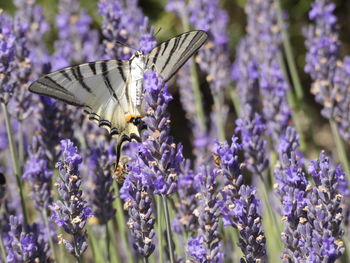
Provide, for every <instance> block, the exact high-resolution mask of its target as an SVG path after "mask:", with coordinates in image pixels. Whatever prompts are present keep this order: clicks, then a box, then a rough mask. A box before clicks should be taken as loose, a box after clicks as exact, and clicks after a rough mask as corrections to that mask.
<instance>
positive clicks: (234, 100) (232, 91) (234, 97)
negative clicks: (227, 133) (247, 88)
mask: <svg viewBox="0 0 350 263" xmlns="http://www.w3.org/2000/svg"><path fill="white" fill-rule="evenodd" d="M230 97H231V101H232V104H233V108H234V109H235V112H236V114H237V116H240V114H241V110H240V103H239V99H238V97H237V93H236V90H235V89H234V88H233V87H231V88H230Z"/></svg>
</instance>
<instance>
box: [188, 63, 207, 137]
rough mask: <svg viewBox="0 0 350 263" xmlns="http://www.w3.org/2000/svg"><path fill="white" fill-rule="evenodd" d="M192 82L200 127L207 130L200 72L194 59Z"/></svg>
mask: <svg viewBox="0 0 350 263" xmlns="http://www.w3.org/2000/svg"><path fill="white" fill-rule="evenodd" d="M191 82H192V90H193V95H194V101H195V106H196V113H197V120H198V122H199V125H200V128H201V130H202V131H205V114H204V109H203V104H202V101H203V100H202V93H201V90H200V85H199V81H198V73H197V69H196V63H195V61H194V60H193V59H192V61H191Z"/></svg>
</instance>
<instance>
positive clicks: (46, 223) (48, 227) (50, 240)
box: [42, 209, 58, 262]
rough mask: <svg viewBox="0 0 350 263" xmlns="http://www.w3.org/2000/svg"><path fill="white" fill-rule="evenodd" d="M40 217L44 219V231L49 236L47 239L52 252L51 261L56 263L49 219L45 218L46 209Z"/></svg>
mask: <svg viewBox="0 0 350 263" xmlns="http://www.w3.org/2000/svg"><path fill="white" fill-rule="evenodd" d="M42 216H43V218H44V223H45V226H46V229H47V234H48V236H49V237H48V238H49V245H50V248H51V250H52V258H53V261H54V262H56V261H57V259H58V257H57V255H56V250H55V246H54V244H53V241H52V235H51V229H50V223H49V219H48V217H47V210H46V209H44V211H43V212H42Z"/></svg>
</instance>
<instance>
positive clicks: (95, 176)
mask: <svg viewBox="0 0 350 263" xmlns="http://www.w3.org/2000/svg"><path fill="white" fill-rule="evenodd" d="M113 142H114V141H112V143H111V144H110V145H106V144H105V143H104V142H103V141H100V142H99V145H98V146H97V147H96V148H93V149H92V154H91V156H90V159H89V163H88V167H89V171H90V173H91V178H92V181H93V182H92V184H93V185H94V189H93V192H92V197H91V203H92V204H93V210H94V216H95V217H96V218H97V219H98V221H99V223H100V224H106V223H107V222H108V221H109V220H110V219H111V218H113V217H114V215H115V212H116V210H115V209H114V208H113V201H114V199H115V196H114V189H113V188H112V184H113V178H112V173H113V168H114V165H113V162H115V160H116V155H115V154H114V153H113V148H114V143H113Z"/></svg>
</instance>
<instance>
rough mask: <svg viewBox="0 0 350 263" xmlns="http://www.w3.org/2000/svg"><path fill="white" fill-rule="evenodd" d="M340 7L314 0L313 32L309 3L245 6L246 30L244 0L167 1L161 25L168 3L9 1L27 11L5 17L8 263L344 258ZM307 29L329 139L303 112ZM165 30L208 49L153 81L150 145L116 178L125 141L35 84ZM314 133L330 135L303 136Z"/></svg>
mask: <svg viewBox="0 0 350 263" xmlns="http://www.w3.org/2000/svg"><path fill="white" fill-rule="evenodd" d="M10 2H11V1H10ZM10 2H9V3H10ZM39 3H43V5H45V6H43V8H42V7H41V6H40V4H39ZM50 3H51V2H50ZM344 3H345V2H344V1H342V0H339V1H337V4H340V5H341V7H342V8H338V9H337V8H336V5H335V4H336V3H335V2H333V1H330V0H315V1H312V4H311V8H310V12H309V19H310V20H311V22H310V23H309V22H306V21H302V20H301V19H302V17H304V14H303V13H302V11H300V10H305V11H306V9H308V8H309V7H308V4H309V3H308V2H307V1H306V2H304V1H299V2H298V3H294V2H293V3H292V1H283V2H282V1H281V3H279V1H273V0H267V1H261V0H248V1H246V5H245V14H246V17H247V22H246V23H245V22H242V21H243V19H242V18H243V16H240V15H239V13H240V12H241V11H242V13H244V12H243V10H241V9H240V8H241V6H242V3H241V1H217V0H215V1H209V0H188V1H185V0H169V1H167V5H166V7H165V9H166V10H167V11H168V12H170V13H165V12H158V10H159V11H161V9H162V8H163V7H162V5H160V4H159V3H158V2H157V1H137V0H132V1H122V0H100V1H98V3H94V2H93V1H80V2H79V1H72V0H60V1H58V3H57V8H56V6H55V5H52V6H51V5H50V8H47V7H48V6H47V2H46V1H44V2H43V1H36V0H13V4H14V6H15V7H16V10H11V11H9V10H8V9H7V7H6V11H0V102H1V105H2V110H1V112H0V122H1V124H2V125H1V128H0V223H1V228H0V258H1V259H0V261H1V262H2V261H3V262H53V261H55V262H73V260H74V259H73V258H71V257H67V254H68V253H70V254H72V255H73V256H74V257H75V261H78V262H79V261H80V262H103V261H107V262H124V261H125V262H134V261H143V262H158V261H159V262H171V263H174V262H185V261H191V262H231V261H240V262H275V261H278V260H280V261H283V262H340V263H342V262H348V261H349V257H348V255H349V253H348V251H346V249H348V247H347V246H348V244H349V241H348V233H349V232H348V231H346V229H347V228H346V227H348V222H349V211H350V210H349V207H348V204H347V203H348V200H347V199H348V197H349V193H350V189H349V183H348V181H347V180H346V178H347V177H348V175H347V174H346V173H345V172H344V171H343V168H342V167H344V170H345V171H346V170H348V168H347V166H348V163H349V160H348V159H346V153H347V150H348V147H349V146H348V145H347V144H342V143H341V141H340V140H338V139H337V137H336V135H337V133H334V127H336V128H337V129H338V132H339V133H340V135H341V136H342V137H343V138H344V139H345V140H348V139H349V137H350V136H349V134H350V133H349V127H350V125H349V115H350V113H349V112H350V110H349V101H350V99H349V98H350V96H349V83H350V78H349V73H350V67H349V65H350V64H349V63H350V60H349V57H347V56H345V57H342V54H343V50H344V51H346V50H347V46H348V43H347V42H348V40H347V39H346V38H345V37H343V38H342V39H343V41H344V42H345V44H344V45H343V44H342V43H341V40H340V39H341V37H340V36H346V31H345V30H346V26H343V25H342V24H341V23H343V21H344V17H342V16H341V14H342V12H345V10H346V8H343V7H344V6H345V7H346V5H345V4H344ZM6 4H7V2H6V3H5V2H4V3H2V2H1V3H0V6H6ZM280 4H281V6H280ZM342 4H344V5H342ZM291 6H292V7H293V8H289V7H291ZM281 7H286V8H285V11H288V12H284V11H282V12H281V9H280V8H281ZM56 10H57V12H56ZM298 10H299V11H298ZM343 10H344V11H343ZM8 11H9V12H8ZM56 13H57V14H56ZM172 13H173V14H172ZM288 13H289V17H290V18H291V22H290V23H289V24H287V23H286V24H287V25H284V24H283V23H284V21H287V19H288ZM146 14H147V15H148V14H149V15H150V16H149V17H148V16H147V15H146ZM174 14H175V15H174ZM295 14H296V15H295ZM338 14H339V16H338ZM53 17H55V18H54V19H52V18H53ZM338 18H339V20H338ZM179 21H181V24H180V23H178V22H179ZM307 23H309V24H311V25H309V26H307V28H306V30H305V31H304V33H305V37H306V42H305V43H306V66H305V69H304V70H305V72H306V73H308V75H309V76H310V77H311V81H312V84H311V86H312V87H311V93H312V94H311V95H315V100H316V102H318V103H320V104H321V105H322V107H323V109H322V111H321V114H322V116H323V117H326V118H327V119H329V120H330V124H331V127H332V133H333V135H330V134H329V132H328V123H325V121H324V120H322V119H321V118H319V117H320V116H318V111H319V110H318V109H317V108H316V110H313V109H314V108H315V107H314V105H313V104H312V103H309V105H308V108H307V109H308V110H307V111H306V110H305V109H306V107H304V106H305V105H306V103H307V102H310V101H309V100H308V99H305V100H303V99H302V98H304V97H302V96H300V90H298V87H297V86H298V85H299V84H300V83H299V84H298V83H297V82H298V81H295V77H296V76H295V75H296V74H297V73H298V71H297V68H293V65H294V67H296V66H299V65H301V64H303V61H302V59H303V58H304V53H303V52H304V50H303V49H304V48H300V47H299V46H300V45H297V44H298V43H299V42H300V40H301V39H302V35H301V31H302V30H301V28H302V26H304V25H305V24H307ZM153 26H154V27H155V28H158V27H159V26H162V27H163V30H161V31H159V32H157V33H156V35H157V38H159V39H162V40H163V39H165V38H169V36H170V35H173V34H175V31H177V32H178V33H182V32H184V31H190V30H191V29H192V28H195V29H202V30H205V31H207V32H208V34H209V40H208V41H207V42H206V44H205V45H203V47H202V48H201V49H200V50H199V52H198V54H196V56H195V58H194V60H193V62H192V63H187V64H186V65H184V66H183V68H182V70H181V71H180V72H179V73H178V74H177V75H178V76H175V78H177V79H176V80H177V81H176V85H174V83H175V82H174V81H172V80H170V81H169V82H168V84H165V83H164V82H163V80H162V79H161V78H160V77H159V75H158V74H159V72H154V71H151V70H150V71H147V72H144V73H145V74H144V76H143V86H144V93H143V94H142V97H141V101H142V107H145V108H144V109H145V114H144V116H142V118H141V122H142V124H144V125H141V126H139V127H140V133H141V142H131V143H128V144H127V145H125V146H124V149H123V155H122V158H120V162H119V166H117V167H116V166H115V164H114V162H115V161H116V156H115V153H114V151H115V149H114V148H115V145H116V141H115V140H113V139H111V138H109V135H108V134H107V133H106V132H105V131H104V130H103V129H100V128H99V127H98V126H97V125H95V124H93V123H92V122H88V120H86V121H85V120H84V119H83V115H82V114H81V111H80V110H76V109H75V108H71V107H70V106H67V105H66V104H64V103H62V102H58V101H56V100H55V99H51V98H47V97H42V96H41V97H38V96H36V95H29V93H28V92H27V88H28V85H29V84H30V83H31V82H32V81H33V80H35V79H37V78H38V77H40V76H42V75H43V74H47V73H49V72H51V71H53V70H57V69H60V68H62V67H65V66H70V65H72V64H76V63H84V62H90V61H95V60H103V59H129V58H130V57H131V55H132V54H133V53H134V49H140V50H142V51H143V52H144V53H148V52H149V51H150V50H152V48H154V47H155V45H156V41H155V36H154V35H155V33H154V29H153ZM243 26H246V33H247V34H246V35H245V36H244V37H242V38H241V39H238V37H240V30H237V28H238V27H242V28H243ZM164 28H165V29H164ZM170 28H171V29H172V30H174V32H172V31H171V30H170ZM181 28H182V29H181ZM343 30H344V32H345V33H344V34H343ZM288 33H290V34H291V39H292V40H293V41H292V42H293V45H291V43H290V41H289V39H288ZM238 40H240V41H239V44H238V45H236V43H238ZM294 43H295V44H294ZM235 45H236V46H235ZM234 46H235V48H236V52H233V50H232V47H234ZM342 46H344V47H345V48H344V49H343V50H342V49H341V48H342ZM288 47H289V50H288ZM290 49H293V51H296V53H295V56H293V55H291V50H290ZM163 51H164V50H163ZM233 59H234V60H235V61H234V63H233V67H232V70H231V77H232V78H230V76H229V75H230V68H231V67H230V64H231V62H232V60H233ZM293 59H295V60H296V61H295V63H294V64H293V63H292V62H293ZM291 60H292V61H291ZM194 62H196V63H197V64H196V63H194ZM285 62H287V63H285ZM90 65H91V64H90ZM91 70H93V69H92V68H91ZM307 77H308V76H307ZM289 78H290V80H291V81H290V82H289ZM231 79H233V80H234V82H235V88H232V87H229V86H230V82H231ZM299 79H300V81H301V82H302V85H299V86H300V87H302V88H304V89H305V90H306V89H307V88H308V87H307V86H308V82H307V79H305V76H303V75H301V76H300V78H299ZM103 80H104V78H101V81H103ZM78 81H84V80H81V79H79V80H78ZM58 84H62V83H58ZM297 84H298V85H297ZM96 85H99V83H96ZM300 87H299V88H300ZM93 88H94V89H95V88H98V87H93ZM178 92H179V96H178ZM302 92H303V91H302ZM170 93H171V94H170ZM228 95H230V96H228ZM178 97H179V98H180V102H181V104H182V106H183V109H184V111H185V114H186V115H185V116H182V115H181V114H182V112H181V111H178V108H177V107H178ZM296 98H297V99H299V100H298V101H297V102H298V103H299V104H296V103H295V102H296ZM307 98H308V97H307ZM230 99H231V100H230ZM232 102H233V105H230V103H232ZM231 106H233V107H231ZM296 108H297V111H296ZM292 116H293V120H292V118H291V117H292ZM236 117H237V119H236ZM118 118H119V116H118ZM179 119H187V120H188V123H189V125H186V126H183V127H182V126H180V125H177V123H178V120H179ZM307 122H310V123H311V125H314V124H317V126H320V128H319V129H317V131H311V130H310V131H308V130H307V127H308V126H307V125H304V126H303V129H300V127H299V126H298V125H297V124H300V123H307ZM181 123H183V122H181ZM319 124H322V125H319ZM293 125H295V126H296V127H297V128H298V132H296V130H295V128H293ZM315 126H316V125H315ZM179 133H183V134H184V136H187V137H188V138H189V140H188V142H190V143H189V144H188V145H185V146H186V147H184V148H183V147H182V143H183V142H182V141H180V140H179V138H182V137H179V136H178V134H179ZM227 134H233V136H232V140H231V141H230V142H227V140H226V139H227V138H226V137H227V136H226V135H227ZM305 136H306V137H305ZM303 138H304V139H305V138H308V139H310V140H304V141H303ZM62 139H64V140H62ZM68 139H69V140H68ZM333 140H335V141H336V145H337V151H338V149H340V148H339V145H340V146H341V147H342V148H343V149H344V151H343V153H341V152H336V150H335V149H334V147H333V144H334V143H333ZM219 141H220V143H219ZM299 141H300V143H299ZM303 143H304V144H305V145H303ZM339 143H340V144H339ZM299 144H301V146H299ZM75 146H78V147H79V153H78V148H76V147H75ZM321 148H324V150H325V151H321V152H320V149H321ZM60 149H61V150H60ZM326 152H327V154H326ZM9 153H10V154H9ZM191 153H192V155H191ZM344 153H345V154H344ZM82 156H83V157H82ZM337 156H340V158H339V159H341V162H342V165H336V160H337ZM83 159H84V163H85V164H86V165H85V166H83V167H81V168H83V169H80V165H81V164H82V160H83ZM310 159H311V160H313V161H310ZM11 161H12V162H11ZM56 162H57V165H56V168H55V167H54V164H55V163H56ZM115 168H116V169H115ZM272 174H274V177H272V176H271V175H272ZM120 175H122V176H123V177H119V176H120ZM257 176H259V177H261V178H262V179H263V183H264V184H261V181H259V180H256V177H257ZM55 177H57V178H56V179H57V182H56V183H55V186H56V187H54V189H51V181H52V180H53V178H54V179H55ZM115 179H117V180H116V182H114V180H115ZM250 184H254V186H252V185H250ZM272 184H274V186H275V187H274V188H273V187H272ZM83 193H84V194H83ZM85 194H86V195H85ZM273 194H275V195H276V198H279V199H280V203H279V204H275V203H273V200H274V199H273V198H275V196H273ZM26 197H28V198H26ZM260 197H261V200H263V201H264V203H262V202H261V201H260V199H259V198H260ZM271 200H272V201H271ZM123 208H124V210H123ZM92 214H94V217H93V218H92V220H89V218H90V217H92ZM278 214H280V215H281V216H280V217H279V216H278ZM47 216H51V221H52V222H50V223H55V224H56V226H58V232H59V233H60V235H58V243H59V244H64V246H65V247H66V250H63V249H58V244H57V239H56V237H55V236H56V230H55V229H53V225H54V224H50V223H49V222H47V219H46V218H47ZM33 222H35V223H33ZM96 223H99V224H100V225H101V224H103V225H104V227H105V233H104V232H103V231H101V229H102V228H101V226H93V224H96ZM343 223H345V226H344V224H343ZM90 226H92V227H90ZM263 226H264V227H263ZM281 227H282V228H283V230H282V229H281V230H280V228H281ZM127 230H129V231H127ZM88 242H89V244H90V246H88ZM237 248H240V249H237ZM279 258H280V259H279Z"/></svg>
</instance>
